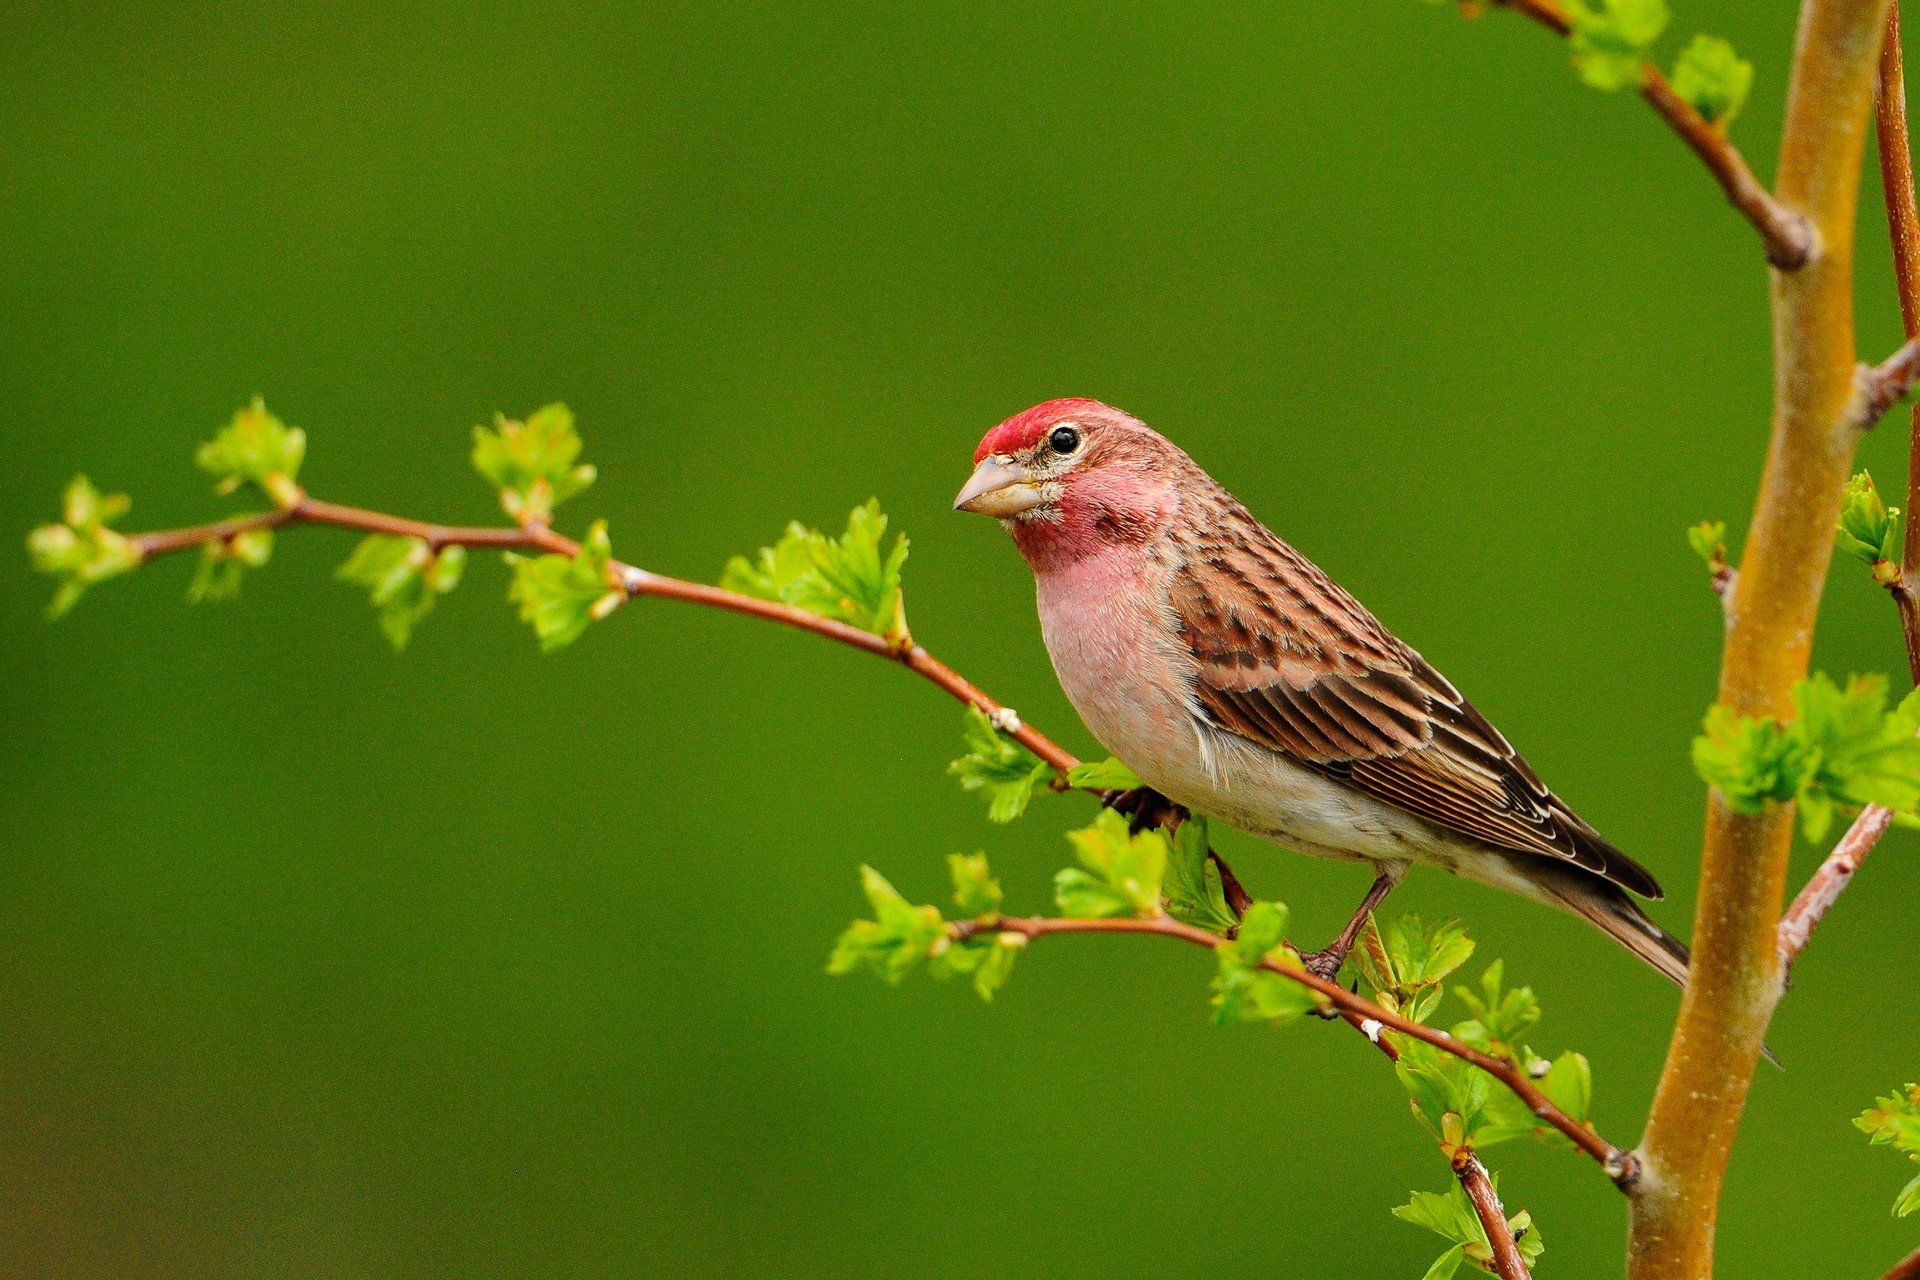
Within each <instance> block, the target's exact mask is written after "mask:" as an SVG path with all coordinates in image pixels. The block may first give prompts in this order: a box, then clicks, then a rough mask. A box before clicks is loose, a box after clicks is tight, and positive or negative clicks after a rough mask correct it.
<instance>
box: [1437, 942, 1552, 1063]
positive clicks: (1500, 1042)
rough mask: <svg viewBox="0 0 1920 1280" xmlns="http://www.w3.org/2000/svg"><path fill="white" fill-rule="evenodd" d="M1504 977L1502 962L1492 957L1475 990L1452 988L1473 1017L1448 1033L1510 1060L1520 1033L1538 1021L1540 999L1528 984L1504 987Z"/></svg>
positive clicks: (1517, 1050)
mask: <svg viewBox="0 0 1920 1280" xmlns="http://www.w3.org/2000/svg"><path fill="white" fill-rule="evenodd" d="M1505 978H1506V966H1505V965H1504V964H1503V963H1502V962H1500V961H1498V960H1495V961H1494V962H1493V963H1492V964H1490V965H1488V966H1487V969H1486V972H1485V973H1483V974H1481V975H1480V990H1479V992H1478V993H1477V994H1476V993H1475V992H1473V991H1471V990H1469V989H1468V988H1466V987H1455V988H1454V989H1453V994H1454V995H1456V996H1458V997H1459V999H1460V1002H1461V1003H1462V1004H1464V1005H1466V1006H1467V1008H1468V1009H1469V1010H1471V1011H1472V1013H1473V1017H1472V1018H1471V1019H1470V1020H1468V1021H1466V1022H1461V1023H1457V1024H1455V1026H1454V1027H1453V1033H1452V1034H1453V1038H1454V1039H1456V1040H1459V1041H1462V1042H1464V1043H1466V1044H1470V1045H1472V1046H1473V1047H1474V1048H1476V1049H1479V1050H1481V1051H1482V1052H1484V1053H1489V1054H1492V1055H1493V1056H1494V1057H1496V1058H1504V1059H1507V1060H1508V1061H1513V1060H1514V1059H1515V1058H1516V1055H1517V1054H1518V1053H1519V1050H1520V1035H1521V1033H1522V1032H1524V1031H1526V1030H1527V1029H1528V1028H1529V1027H1531V1026H1533V1025H1534V1024H1535V1023H1536V1022H1538V1021H1540V1002H1539V1000H1537V999H1535V998H1534V994H1533V988H1532V987H1514V988H1512V989H1511V990H1509V989H1507V988H1506V987H1505V985H1504V982H1505Z"/></svg>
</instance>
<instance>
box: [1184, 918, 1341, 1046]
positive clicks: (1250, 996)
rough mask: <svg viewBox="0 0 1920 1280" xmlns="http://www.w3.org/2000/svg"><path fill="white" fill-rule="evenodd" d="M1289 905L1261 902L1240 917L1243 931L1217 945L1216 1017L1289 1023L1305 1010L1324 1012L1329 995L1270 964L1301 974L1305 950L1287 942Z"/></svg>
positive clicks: (1217, 1022) (1219, 1022) (1222, 1022)
mask: <svg viewBox="0 0 1920 1280" xmlns="http://www.w3.org/2000/svg"><path fill="white" fill-rule="evenodd" d="M1286 935H1287V909H1286V907H1285V906H1283V905H1281V904H1280V903H1278V902H1256V903H1254V904H1253V905H1252V906H1250V907H1248V908H1247V914H1246V915H1245V916H1244V917H1242V918H1241V920H1240V931H1239V933H1237V934H1236V935H1234V936H1233V937H1232V938H1229V939H1224V940H1222V941H1221V942H1220V944H1219V945H1218V946H1216V947H1215V948H1214V955H1215V956H1216V957H1217V958H1218V959H1219V963H1220V971H1219V973H1218V974H1216V975H1215V976H1214V979H1213V1020H1214V1023H1215V1025H1218V1026H1225V1025H1226V1024H1227V1023H1229V1022H1270V1023H1274V1024H1275V1025H1281V1026H1284V1025H1285V1024H1287V1023H1289V1022H1294V1021H1296V1020H1298V1019H1299V1018H1300V1016H1301V1015H1302V1014H1305V1013H1311V1012H1314V1011H1316V1010H1317V1011H1320V1012H1325V1011H1327V1010H1328V1009H1330V1008H1331V1007H1332V1006H1331V1005H1330V1004H1329V1003H1328V1002H1327V998H1326V997H1325V996H1323V995H1321V994H1320V993H1319V992H1317V991H1315V990H1313V989H1312V988H1311V987H1308V986H1307V985H1306V984H1305V983H1301V982H1296V981H1294V980H1293V979H1292V978H1289V977H1286V976H1285V975H1284V974H1279V973H1275V972H1274V971H1273V969H1271V968H1269V967H1268V966H1270V965H1278V966H1280V967H1281V968H1283V969H1291V970H1293V971H1294V972H1296V973H1298V972H1302V971H1303V966H1302V965H1301V963H1300V954H1299V952H1297V951H1295V950H1294V949H1293V948H1292V947H1290V946H1288V945H1287V942H1286Z"/></svg>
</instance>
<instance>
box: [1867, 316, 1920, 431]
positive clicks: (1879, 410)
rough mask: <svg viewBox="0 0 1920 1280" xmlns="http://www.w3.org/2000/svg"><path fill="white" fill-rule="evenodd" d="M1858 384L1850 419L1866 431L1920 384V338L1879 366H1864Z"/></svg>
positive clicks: (1902, 345)
mask: <svg viewBox="0 0 1920 1280" xmlns="http://www.w3.org/2000/svg"><path fill="white" fill-rule="evenodd" d="M1858 381H1859V388H1858V390H1857V392H1856V395H1855V400H1854V405H1853V411H1852V413H1851V415H1850V416H1851V417H1852V418H1853V422H1854V425H1855V426H1857V427H1860V428H1861V429H1862V430H1864V429H1866V428H1868V427H1871V426H1872V425H1873V424H1874V423H1876V422H1878V421H1880V419H1881V417H1882V416H1884V415H1885V413H1886V412H1887V410H1889V409H1891V408H1893V406H1894V405H1896V404H1898V403H1899V402H1900V401H1901V400H1904V399H1905V398H1906V397H1907V396H1908V395H1909V394H1911V392H1912V391H1913V387H1914V384H1915V383H1916V382H1920V338H1909V339H1908V340H1907V341H1906V342H1904V343H1902V344H1901V346H1900V349H1899V350H1898V351H1895V352H1894V353H1893V354H1892V355H1890V356H1888V357H1887V358H1886V359H1885V360H1882V361H1881V362H1880V363H1879V364H1876V365H1871V366H1868V365H1862V366H1860V370H1859V374H1858Z"/></svg>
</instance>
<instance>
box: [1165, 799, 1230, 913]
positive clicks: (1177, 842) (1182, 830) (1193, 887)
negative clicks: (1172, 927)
mask: <svg viewBox="0 0 1920 1280" xmlns="http://www.w3.org/2000/svg"><path fill="white" fill-rule="evenodd" d="M1210 848H1211V838H1210V836H1209V834H1208V831H1207V820H1206V819H1205V818H1203V817H1201V816H1200V815H1199V814H1197V813H1196V814H1193V815H1191V816H1189V817H1188V818H1187V819H1186V820H1185V821H1184V822H1182V823H1181V824H1180V826H1179V828H1178V829H1177V830H1175V831H1174V833H1173V848H1172V850H1171V852H1170V853H1169V856H1168V858H1167V874H1166V877H1165V879H1164V880H1163V882H1162V883H1161V886H1160V892H1161V895H1162V896H1163V897H1164V898H1165V900H1166V907H1167V914H1168V915H1170V916H1172V917H1173V918H1174V919H1175V920H1178V921H1180V922H1181V923H1183V924H1190V925H1192V926H1194V927H1195V928H1196V929H1205V930H1206V931H1207V932H1208V933H1216V934H1219V935H1220V936H1221V937H1223V938H1224V937H1226V936H1227V935H1228V934H1229V933H1232V932H1233V930H1234V928H1235V927H1236V926H1238V925H1239V924H1240V918H1239V917H1238V916H1236V915H1234V913H1233V908H1232V906H1230V905H1229V904H1228V902H1227V893H1226V886H1225V884H1224V883H1223V882H1222V880H1221V879H1220V866H1219V864H1218V863H1216V862H1215V861H1214V860H1213V859H1212V858H1211V857H1210V856H1208V855H1209V851H1210Z"/></svg>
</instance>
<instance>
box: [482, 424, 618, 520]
mask: <svg viewBox="0 0 1920 1280" xmlns="http://www.w3.org/2000/svg"><path fill="white" fill-rule="evenodd" d="M580 449H581V443H580V433H579V432H578V431H576V430H574V425H573V410H571V409H569V408H567V406H565V405H564V404H550V405H547V406H546V407H545V408H543V409H539V410H536V411H535V412H533V413H531V414H528V415H527V420H526V421H525V422H519V421H516V420H514V419H512V418H508V417H505V416H503V415H499V414H496V415H494V419H493V427H492V428H491V429H488V428H486V427H475V428H474V429H473V466H474V470H476V471H478V472H479V473H480V474H481V475H482V476H484V477H486V479H487V480H488V481H489V482H491V483H492V485H493V486H494V488H496V489H498V490H499V491H500V505H501V506H502V507H503V508H505V509H506V512H507V514H508V515H510V516H512V517H513V518H514V519H515V520H516V521H519V522H520V523H522V524H526V523H529V522H535V521H537V522H539V523H541V524H545V523H546V522H547V521H549V520H551V519H552V518H553V510H554V508H555V507H557V506H559V505H560V504H561V503H563V502H565V501H566V500H567V499H568V498H571V497H573V496H574V495H575V494H577V493H579V492H580V491H581V490H583V489H585V488H586V487H587V486H588V485H590V484H592V483H593V480H594V476H595V475H596V474H597V473H596V472H595V471H594V469H593V468H592V467H590V466H587V465H586V464H584V463H582V462H580V461H579V458H580Z"/></svg>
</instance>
